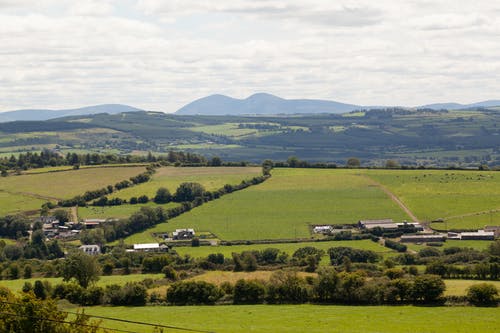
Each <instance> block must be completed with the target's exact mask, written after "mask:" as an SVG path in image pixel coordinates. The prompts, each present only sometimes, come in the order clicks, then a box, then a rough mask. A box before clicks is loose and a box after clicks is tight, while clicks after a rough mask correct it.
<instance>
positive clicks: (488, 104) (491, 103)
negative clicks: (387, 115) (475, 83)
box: [419, 100, 500, 110]
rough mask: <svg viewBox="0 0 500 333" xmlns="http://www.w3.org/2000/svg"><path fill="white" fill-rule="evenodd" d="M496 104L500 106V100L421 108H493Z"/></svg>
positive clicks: (423, 106) (434, 105) (431, 105)
mask: <svg viewBox="0 0 500 333" xmlns="http://www.w3.org/2000/svg"><path fill="white" fill-rule="evenodd" d="M494 106H500V100H489V101H483V102H478V103H472V104H458V103H436V104H428V105H422V106H420V107H419V108H429V109H434V110H441V109H445V110H458V109H470V108H491V107H494Z"/></svg>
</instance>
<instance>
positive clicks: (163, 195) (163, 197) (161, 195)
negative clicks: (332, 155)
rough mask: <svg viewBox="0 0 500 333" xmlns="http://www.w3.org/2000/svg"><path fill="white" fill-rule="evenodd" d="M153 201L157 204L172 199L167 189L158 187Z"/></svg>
mask: <svg viewBox="0 0 500 333" xmlns="http://www.w3.org/2000/svg"><path fill="white" fill-rule="evenodd" d="M153 201H154V202H155V203H157V204H166V203H169V202H170V201H172V195H171V194H170V192H169V190H167V189H166V188H165V187H160V188H159V189H158V190H157V191H156V195H155V197H154V199H153Z"/></svg>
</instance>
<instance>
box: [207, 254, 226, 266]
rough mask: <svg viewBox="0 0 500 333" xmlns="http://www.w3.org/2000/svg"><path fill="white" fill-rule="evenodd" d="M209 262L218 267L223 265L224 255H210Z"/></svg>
mask: <svg viewBox="0 0 500 333" xmlns="http://www.w3.org/2000/svg"><path fill="white" fill-rule="evenodd" d="M207 261H208V262H211V263H213V264H216V265H222V264H224V255H223V254H222V253H210V254H209V255H208V257H207Z"/></svg>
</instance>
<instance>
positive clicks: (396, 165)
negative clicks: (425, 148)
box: [385, 160, 401, 169]
mask: <svg viewBox="0 0 500 333" xmlns="http://www.w3.org/2000/svg"><path fill="white" fill-rule="evenodd" d="M385 167H386V168H387V169H397V168H399V167H401V165H399V163H398V162H397V161H394V160H387V161H386V162H385Z"/></svg>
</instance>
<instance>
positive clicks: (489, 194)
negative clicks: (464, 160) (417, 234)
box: [363, 170, 500, 229]
mask: <svg viewBox="0 0 500 333" xmlns="http://www.w3.org/2000/svg"><path fill="white" fill-rule="evenodd" d="M363 172H364V173H366V174H367V175H368V176H369V177H371V178H373V179H375V180H377V181H379V182H380V183H382V184H384V185H385V186H386V187H388V188H389V189H390V190H391V191H392V192H393V193H394V194H396V195H397V196H398V197H399V199H400V200H402V201H403V202H404V203H405V204H406V205H407V206H408V207H409V208H410V210H411V211H412V212H413V213H414V214H415V215H416V216H417V217H418V218H419V219H420V220H423V221H432V220H434V219H438V218H443V219H445V221H447V223H446V224H443V223H439V224H436V225H435V226H436V227H439V228H440V229H444V228H445V227H447V228H449V229H451V228H458V229H460V228H466V229H467V228H470V229H474V228H475V229H477V228H482V227H484V225H485V224H490V223H491V224H493V225H499V224H500V219H499V218H498V217H499V215H498V214H495V215H494V216H492V217H490V215H489V214H488V213H487V214H479V215H477V216H474V215H470V214H474V213H478V212H488V211H490V210H492V209H500V199H499V198H500V174H499V173H498V172H485V171H483V172H479V171H456V170H411V171H406V170H405V171H402V170H401V171H399V170H366V171H363ZM462 215H467V217H463V218H462V217H461V216H462ZM490 219H491V220H490Z"/></svg>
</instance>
